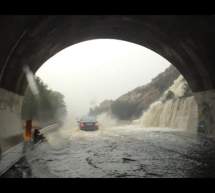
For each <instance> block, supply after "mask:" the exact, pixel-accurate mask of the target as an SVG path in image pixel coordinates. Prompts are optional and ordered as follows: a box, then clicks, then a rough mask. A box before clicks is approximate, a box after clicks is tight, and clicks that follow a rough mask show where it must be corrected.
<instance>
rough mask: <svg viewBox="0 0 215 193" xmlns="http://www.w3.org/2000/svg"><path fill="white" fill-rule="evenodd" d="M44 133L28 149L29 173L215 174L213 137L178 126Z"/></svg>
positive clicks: (102, 175)
mask: <svg viewBox="0 0 215 193" xmlns="http://www.w3.org/2000/svg"><path fill="white" fill-rule="evenodd" d="M46 137H47V142H44V143H41V144H39V145H38V146H36V147H35V148H34V151H29V152H28V153H27V160H28V163H29V164H30V166H31V169H32V175H33V176H32V177H39V178H45V177H63V178H67V177H72V178H73V177H74V178H76V177H78V178H79V177H80V178H95V177H98V178H115V177H122V178H125V177H126V178H136V177H138V178H142V177H147V178H166V177H170V178H175V177H179V178H180V177H185V178H186V177H194V178H195V177H215V165H214V161H215V148H214V147H215V141H214V140H213V139H209V138H206V137H204V136H201V135H198V134H192V133H188V132H186V131H183V130H180V129H167V128H141V127H138V126H135V125H129V126H121V127H119V126H118V127H112V128H107V129H100V130H99V131H93V132H85V131H79V130H77V129H75V130H74V129H59V130H58V131H54V132H52V133H48V134H47V136H46Z"/></svg>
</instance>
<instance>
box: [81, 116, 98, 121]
mask: <svg viewBox="0 0 215 193" xmlns="http://www.w3.org/2000/svg"><path fill="white" fill-rule="evenodd" d="M80 121H82V122H96V117H93V116H84V117H82V118H81V119H80Z"/></svg>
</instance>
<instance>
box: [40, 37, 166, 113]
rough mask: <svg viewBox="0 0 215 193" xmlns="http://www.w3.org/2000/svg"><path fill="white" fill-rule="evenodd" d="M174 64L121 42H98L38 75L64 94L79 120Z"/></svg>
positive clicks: (72, 50)
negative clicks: (91, 110) (107, 100)
mask: <svg viewBox="0 0 215 193" xmlns="http://www.w3.org/2000/svg"><path fill="white" fill-rule="evenodd" d="M169 65H170V63H169V62H168V61H167V60H166V59H164V58H163V57H161V56H160V55H158V54H156V53H155V52H153V51H151V50H149V49H147V48H145V47H142V46H140V45H137V44H133V43H130V42H125V41H121V40H109V39H97V40H90V41H85V42H81V43H79V44H75V45H73V46H70V47H68V48H66V49H64V50H62V51H61V52H59V53H57V54H56V55H55V56H53V57H52V58H50V59H49V60H48V61H46V62H45V63H44V64H43V65H42V67H41V68H40V69H39V70H38V71H37V73H36V75H37V76H39V77H40V78H41V79H42V80H43V81H44V82H45V83H46V84H47V85H48V86H49V88H51V89H53V90H57V91H59V92H61V93H62V94H64V96H65V102H66V104H67V107H68V110H69V111H71V112H72V114H74V115H75V116H80V115H82V114H85V113H87V112H88V110H89V107H90V106H92V105H95V104H99V103H100V102H101V101H103V100H104V99H116V98H117V97H119V96H120V95H122V94H125V93H127V92H128V91H130V90H132V89H134V88H136V87H138V86H142V85H144V84H146V83H148V82H150V80H151V79H152V78H154V77H155V76H156V75H157V74H159V73H160V72H162V71H164V70H165V69H166V68H167V67H168V66H169Z"/></svg>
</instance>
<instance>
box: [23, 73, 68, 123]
mask: <svg viewBox="0 0 215 193" xmlns="http://www.w3.org/2000/svg"><path fill="white" fill-rule="evenodd" d="M35 82H36V85H37V88H38V92H39V94H38V95H34V94H33V93H32V91H31V89H30V88H29V87H28V88H27V89H26V94H25V96H24V100H23V106H22V119H23V120H27V119H32V120H39V121H42V122H48V121H60V120H62V118H63V117H64V116H65V115H66V113H67V110H66V105H65V102H64V96H63V95H62V94H61V93H60V92H57V91H53V90H51V89H48V86H47V85H46V84H45V83H44V82H43V81H42V80H41V79H40V78H39V77H36V78H35Z"/></svg>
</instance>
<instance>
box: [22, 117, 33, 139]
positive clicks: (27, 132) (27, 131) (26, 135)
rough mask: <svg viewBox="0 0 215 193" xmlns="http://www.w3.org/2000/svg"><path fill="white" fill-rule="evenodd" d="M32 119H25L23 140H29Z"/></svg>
mask: <svg viewBox="0 0 215 193" xmlns="http://www.w3.org/2000/svg"><path fill="white" fill-rule="evenodd" d="M31 129H32V120H27V121H26V125H25V132H24V140H25V141H30V140H31V138H32V133H31Z"/></svg>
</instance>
